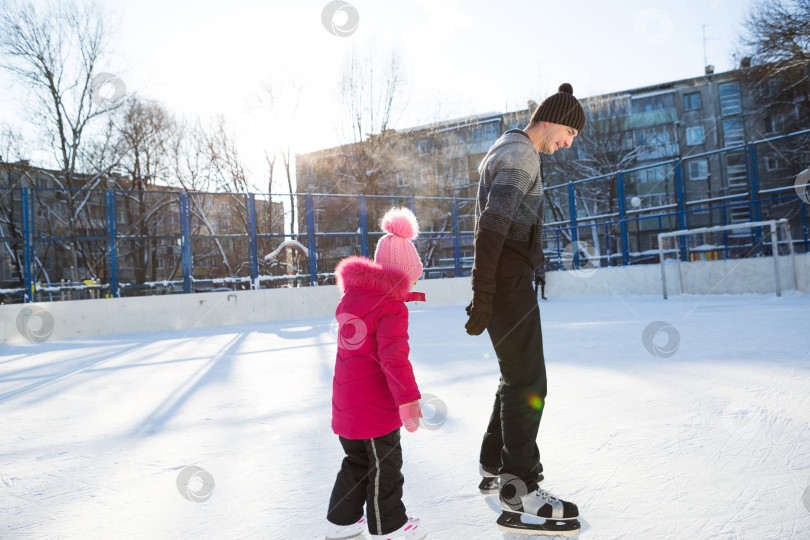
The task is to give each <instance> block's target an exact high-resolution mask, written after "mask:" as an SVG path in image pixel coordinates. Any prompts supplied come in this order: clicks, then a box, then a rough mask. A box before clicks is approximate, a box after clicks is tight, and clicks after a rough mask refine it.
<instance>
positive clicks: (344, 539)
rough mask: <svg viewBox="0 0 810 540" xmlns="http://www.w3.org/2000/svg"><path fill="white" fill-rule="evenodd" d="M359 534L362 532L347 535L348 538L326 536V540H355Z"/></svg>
mask: <svg viewBox="0 0 810 540" xmlns="http://www.w3.org/2000/svg"><path fill="white" fill-rule="evenodd" d="M361 534H363V531H360V532H356V533H348V536H327V537H326V540H349V539H350V538H357V537H358V536H360V535H361Z"/></svg>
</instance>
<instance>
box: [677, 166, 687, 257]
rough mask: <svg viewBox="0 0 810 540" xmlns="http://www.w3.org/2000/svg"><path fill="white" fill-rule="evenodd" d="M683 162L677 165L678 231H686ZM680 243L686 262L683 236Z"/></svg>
mask: <svg viewBox="0 0 810 540" xmlns="http://www.w3.org/2000/svg"><path fill="white" fill-rule="evenodd" d="M682 171H683V162H682V161H681V160H678V162H677V163H675V193H676V195H677V196H678V230H681V231H683V230H685V229H686V202H685V201H684V198H685V197H684V190H683V175H682ZM679 243H680V245H681V249H680V253H679V254H680V257H681V260H682V261H685V260H686V238H685V237H683V236H681V237H680V238H679Z"/></svg>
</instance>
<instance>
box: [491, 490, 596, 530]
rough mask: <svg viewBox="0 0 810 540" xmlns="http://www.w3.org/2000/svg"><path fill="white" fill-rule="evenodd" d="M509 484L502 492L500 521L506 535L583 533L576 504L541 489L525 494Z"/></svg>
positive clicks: (500, 526) (499, 526)
mask: <svg viewBox="0 0 810 540" xmlns="http://www.w3.org/2000/svg"><path fill="white" fill-rule="evenodd" d="M518 483H521V484H522V482H520V481H519V480H517V481H516V482H514V483H507V484H506V485H504V488H503V489H502V490H501V494H500V506H501V510H503V512H502V513H501V516H500V517H499V518H498V529H500V530H501V531H502V532H511V533H516V534H528V535H557V536H575V535H576V534H578V533H579V528H580V524H579V519H578V518H579V509H578V508H577V505H575V504H574V503H571V502H568V501H563V500H561V499H559V498H558V497H555V496H553V495H552V494H550V493H549V492H547V491H544V490H542V489H540V488H538V489H537V490H535V491H532V492H530V493H527V494H526V495H521V494H519V493H518V490H517V489H516V488H517V486H516V485H514V484H518Z"/></svg>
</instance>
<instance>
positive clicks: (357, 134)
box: [332, 50, 404, 194]
mask: <svg viewBox="0 0 810 540" xmlns="http://www.w3.org/2000/svg"><path fill="white" fill-rule="evenodd" d="M403 84H404V81H403V79H402V75H401V73H400V62H399V55H398V54H397V52H396V51H392V53H391V55H390V56H389V57H388V58H387V59H386V60H385V61H384V62H383V63H380V62H379V61H378V60H377V58H376V56H375V54H374V51H373V50H370V51H369V52H368V53H367V54H366V55H361V54H360V53H359V52H358V51H357V50H353V51H352V53H351V55H350V56H349V57H348V58H347V59H346V61H345V64H344V66H343V71H342V72H341V76H340V84H339V93H340V100H341V103H342V104H343V107H344V110H343V113H344V115H345V119H346V121H345V123H344V124H343V126H342V127H343V129H342V130H341V138H342V140H343V142H344V144H343V145H342V146H341V148H340V152H339V153H338V155H336V156H335V158H334V163H333V166H332V168H333V171H334V174H335V181H336V183H337V184H338V186H339V188H338V189H339V190H341V191H344V192H352V193H366V194H378V193H380V191H381V189H382V188H383V187H384V183H385V181H390V178H391V174H392V169H393V156H392V152H391V144H392V141H391V139H392V137H391V135H392V134H393V132H392V131H390V129H389V128H390V126H391V123H392V121H393V120H394V115H395V114H396V113H397V112H398V111H399V108H400V106H399V102H400V101H401V95H400V94H401V93H402V89H403Z"/></svg>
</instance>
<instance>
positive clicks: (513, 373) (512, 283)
mask: <svg viewBox="0 0 810 540" xmlns="http://www.w3.org/2000/svg"><path fill="white" fill-rule="evenodd" d="M532 281H533V280H532V275H531V272H530V270H528V269H527V271H526V273H525V274H521V275H520V276H511V277H510V276H496V279H495V299H494V305H493V313H492V319H491V320H490V323H489V326H487V331H488V332H489V337H490V339H491V340H492V344H493V346H494V347H495V353H496V354H497V356H498V365H499V366H500V369H501V379H500V384H499V386H498V391H497V392H496V394H495V403H494V405H493V407H492V416H491V417H490V420H489V425H488V426H487V431H486V433H485V434H484V441H483V443H482V445H481V458H480V459H481V463H482V464H483V465H485V466H487V467H488V468H493V469H495V470H500V474H501V475H504V474H510V475H513V476H516V477H518V478H520V479H521V480H522V481H523V482H524V483H525V484H526V486H527V489H528V490H529V491H530V492H531V491H533V490H535V489H537V475H538V474H539V473H540V472H542V471H543V466H542V465H541V464H540V451H539V450H538V448H537V431H538V429H539V427H540V418H541V416H542V414H543V407H544V406H545V401H546V393H547V387H546V365H545V359H544V358H543V336H542V330H541V328H540V311H539V308H538V305H537V297H536V293H535V292H534V290H533V288H532Z"/></svg>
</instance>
